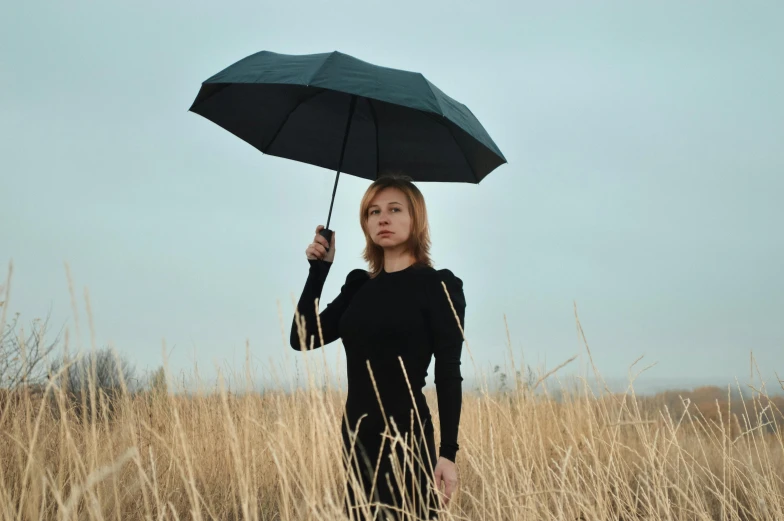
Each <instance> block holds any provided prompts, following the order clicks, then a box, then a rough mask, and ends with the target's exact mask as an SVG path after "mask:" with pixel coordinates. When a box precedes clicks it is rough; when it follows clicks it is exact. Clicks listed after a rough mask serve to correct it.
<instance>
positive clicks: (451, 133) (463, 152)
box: [445, 123, 479, 184]
mask: <svg viewBox="0 0 784 521" xmlns="http://www.w3.org/2000/svg"><path fill="white" fill-rule="evenodd" d="M445 126H446V128H447V130H449V135H450V136H452V141H454V142H455V146H456V147H457V149H458V150H459V151H460V153H461V154H463V159H465V162H466V164H467V165H468V169H469V170H471V175H473V176H474V179H476V182H477V184H479V178H478V177H477V176H476V172H475V171H474V167H473V166H471V162H470V161H469V160H468V156H466V154H465V150H463V147H461V146H460V144H459V143H458V142H457V139H455V133H454V132H453V131H452V125H450V124H449V123H446V125H445Z"/></svg>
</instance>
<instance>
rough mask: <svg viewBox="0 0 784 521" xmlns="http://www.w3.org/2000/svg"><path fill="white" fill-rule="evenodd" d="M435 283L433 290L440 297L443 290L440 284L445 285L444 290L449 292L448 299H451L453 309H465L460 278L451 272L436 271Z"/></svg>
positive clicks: (446, 270)
mask: <svg viewBox="0 0 784 521" xmlns="http://www.w3.org/2000/svg"><path fill="white" fill-rule="evenodd" d="M435 282H436V288H435V290H436V291H437V292H438V293H440V294H442V295H443V293H444V288H443V286H442V285H441V282H443V283H444V284H446V289H447V291H449V297H450V298H451V299H452V303H453V304H454V306H455V309H458V310H459V309H461V308H463V309H464V308H465V307H466V300H465V294H464V293H463V280H462V279H461V278H460V277H458V276H457V275H455V274H454V273H452V271H451V270H449V269H446V268H444V269H440V270H438V271H436V277H435Z"/></svg>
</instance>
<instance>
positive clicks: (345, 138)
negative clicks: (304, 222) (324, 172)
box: [326, 94, 357, 229]
mask: <svg viewBox="0 0 784 521" xmlns="http://www.w3.org/2000/svg"><path fill="white" fill-rule="evenodd" d="M356 105H357V97H356V95H354V94H352V95H351V104H350V106H349V109H348V120H347V121H346V132H345V133H344V134H343V147H342V148H341V149H340V161H339V162H338V171H337V173H336V174H335V186H334V187H333V188H332V201H331V202H330V203H329V215H327V226H326V229H329V220H330V219H331V218H332V205H333V204H334V203H335V193H336V192H337V190H338V178H339V177H340V171H341V170H342V169H343V156H344V155H345V153H346V143H347V142H348V133H349V131H350V130H351V120H352V119H353V118H354V107H355V106H356Z"/></svg>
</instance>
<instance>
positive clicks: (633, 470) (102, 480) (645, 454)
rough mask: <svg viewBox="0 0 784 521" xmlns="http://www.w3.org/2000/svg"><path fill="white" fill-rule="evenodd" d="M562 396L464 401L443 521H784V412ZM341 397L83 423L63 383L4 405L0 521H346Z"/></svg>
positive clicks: (128, 400) (94, 418) (152, 409)
mask: <svg viewBox="0 0 784 521" xmlns="http://www.w3.org/2000/svg"><path fill="white" fill-rule="evenodd" d="M307 356H311V357H312V356H313V354H312V353H306V354H305V357H307ZM540 387H541V386H540ZM561 394H562V397H561V399H560V400H558V401H556V400H554V399H552V398H550V397H548V393H547V392H544V393H541V392H540V393H536V392H532V390H531V389H530V388H526V387H524V386H522V385H518V386H516V388H513V389H512V390H511V391H509V392H506V393H478V394H476V393H466V395H465V397H464V405H463V413H462V419H461V425H460V443H461V450H460V452H459V454H458V466H459V472H460V480H461V482H460V488H459V490H458V492H457V493H456V495H455V496H454V497H453V501H452V502H451V504H450V505H449V506H448V508H446V509H445V511H444V513H443V518H444V519H472V520H489V519H492V520H504V519H510V520H512V519H523V520H525V519H531V520H533V519H536V520H542V519H553V520H556V519H557V520H564V519H568V520H606V519H623V520H632V519H651V520H652V519H695V520H696V519H727V520H734V519H738V520H741V519H743V520H747V519H770V520H780V519H784V458H783V457H782V454H783V453H784V439H783V438H782V433H781V430H780V429H778V425H777V423H776V422H778V421H779V420H778V418H780V416H778V417H776V416H770V415H765V414H764V412H765V411H762V409H763V407H759V408H758V409H757V410H756V411H754V410H749V411H748V417H747V418H740V419H739V418H738V417H737V416H735V417H734V419H733V420H731V421H729V422H726V421H720V422H714V421H710V420H708V419H706V418H705V417H704V416H703V415H701V414H699V413H698V414H696V415H693V414H692V411H691V409H690V407H689V404H684V412H683V414H682V415H678V416H677V417H673V415H671V414H669V413H668V411H667V410H665V409H662V408H661V407H658V406H657V404H656V402H655V400H652V399H649V398H641V397H636V396H635V395H634V392H633V389H630V391H629V392H628V393H625V394H620V395H619V394H610V393H601V394H595V393H593V392H592V391H590V387H589V386H587V385H582V386H580V385H573V386H572V387H571V388H569V389H564V390H563V391H562V393H561ZM427 398H428V401H429V402H430V403H431V405H432V406H433V411H436V408H435V403H436V401H435V395H434V393H433V391H430V390H429V391H428V394H427ZM344 399H345V397H344V396H343V395H342V393H341V392H338V391H335V390H332V389H329V388H327V389H326V390H325V389H323V388H320V387H319V386H310V387H309V388H308V389H305V390H302V389H300V390H296V391H294V392H291V393H284V392H264V393H253V392H250V393H239V394H238V393H230V392H227V391H225V390H224V391H218V392H214V393H209V394H203V395H199V394H195V395H191V396H187V395H178V394H175V393H168V394H166V395H162V394H159V395H154V394H150V393H140V394H136V395H126V396H124V397H122V398H121V399H120V400H121V401H120V403H119V407H118V408H117V409H116V411H115V415H114V416H112V417H109V416H108V415H106V414H103V415H102V414H97V413H96V414H93V413H90V414H83V415H82V416H77V415H75V414H73V413H72V411H69V408H68V404H69V401H68V397H67V396H66V395H65V392H64V391H63V390H61V389H58V388H57V386H56V385H55V383H54V381H52V382H50V385H49V386H48V388H47V389H46V392H45V394H44V395H38V396H29V395H24V394H21V395H17V396H15V397H14V399H10V397H6V399H5V403H4V405H2V406H0V407H2V412H0V463H1V466H0V519H2V520H4V521H5V520H8V521H10V520H19V519H30V520H33V519H35V520H37V519H62V520H66V519H69V520H71V519H73V520H76V519H91V520H92V519H116V520H136V519H139V520H141V519H145V520H162V519H222V520H225V519H254V520H255V519H343V517H342V512H341V501H342V495H343V494H344V493H345V490H344V479H343V477H342V466H341V461H340V457H341V448H342V446H341V442H340V431H339V425H340V424H339V421H340V413H341V411H342V406H343V403H344ZM762 399H763V396H758V397H757V398H756V399H755V400H753V401H752V403H759V404H760V405H761V404H762V403H763V400H762ZM93 403H95V402H93ZM98 403H100V397H99V399H98ZM767 408H768V409H770V402H769V403H768V407H767ZM761 411H762V412H761ZM768 412H769V411H768ZM719 413H720V414H721V411H719ZM760 418H763V419H765V420H766V422H767V423H768V424H765V423H761V422H760V421H759V420H760ZM434 423H435V425H436V427H437V426H438V421H437V418H436V420H435V422H434ZM436 435H437V436H438V432H436Z"/></svg>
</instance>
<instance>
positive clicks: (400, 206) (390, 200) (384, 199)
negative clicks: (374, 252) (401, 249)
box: [367, 187, 411, 248]
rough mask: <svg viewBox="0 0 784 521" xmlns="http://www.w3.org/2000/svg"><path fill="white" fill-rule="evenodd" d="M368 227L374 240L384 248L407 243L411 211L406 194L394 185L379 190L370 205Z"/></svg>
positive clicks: (409, 232)
mask: <svg viewBox="0 0 784 521" xmlns="http://www.w3.org/2000/svg"><path fill="white" fill-rule="evenodd" d="M367 227H368V232H369V233H370V236H371V237H372V238H373V242H375V243H376V244H378V245H379V246H381V247H383V248H394V247H396V246H399V245H401V244H405V243H406V241H408V237H409V235H410V234H411V212H410V211H409V208H408V199H407V198H406V195H405V194H404V193H403V192H402V191H401V190H399V189H397V188H392V187H389V188H384V189H383V190H381V191H380V192H378V193H377V194H376V196H375V197H374V198H373V199H372V200H371V201H370V206H369V207H368V215H367ZM381 232H390V233H387V234H381Z"/></svg>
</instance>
